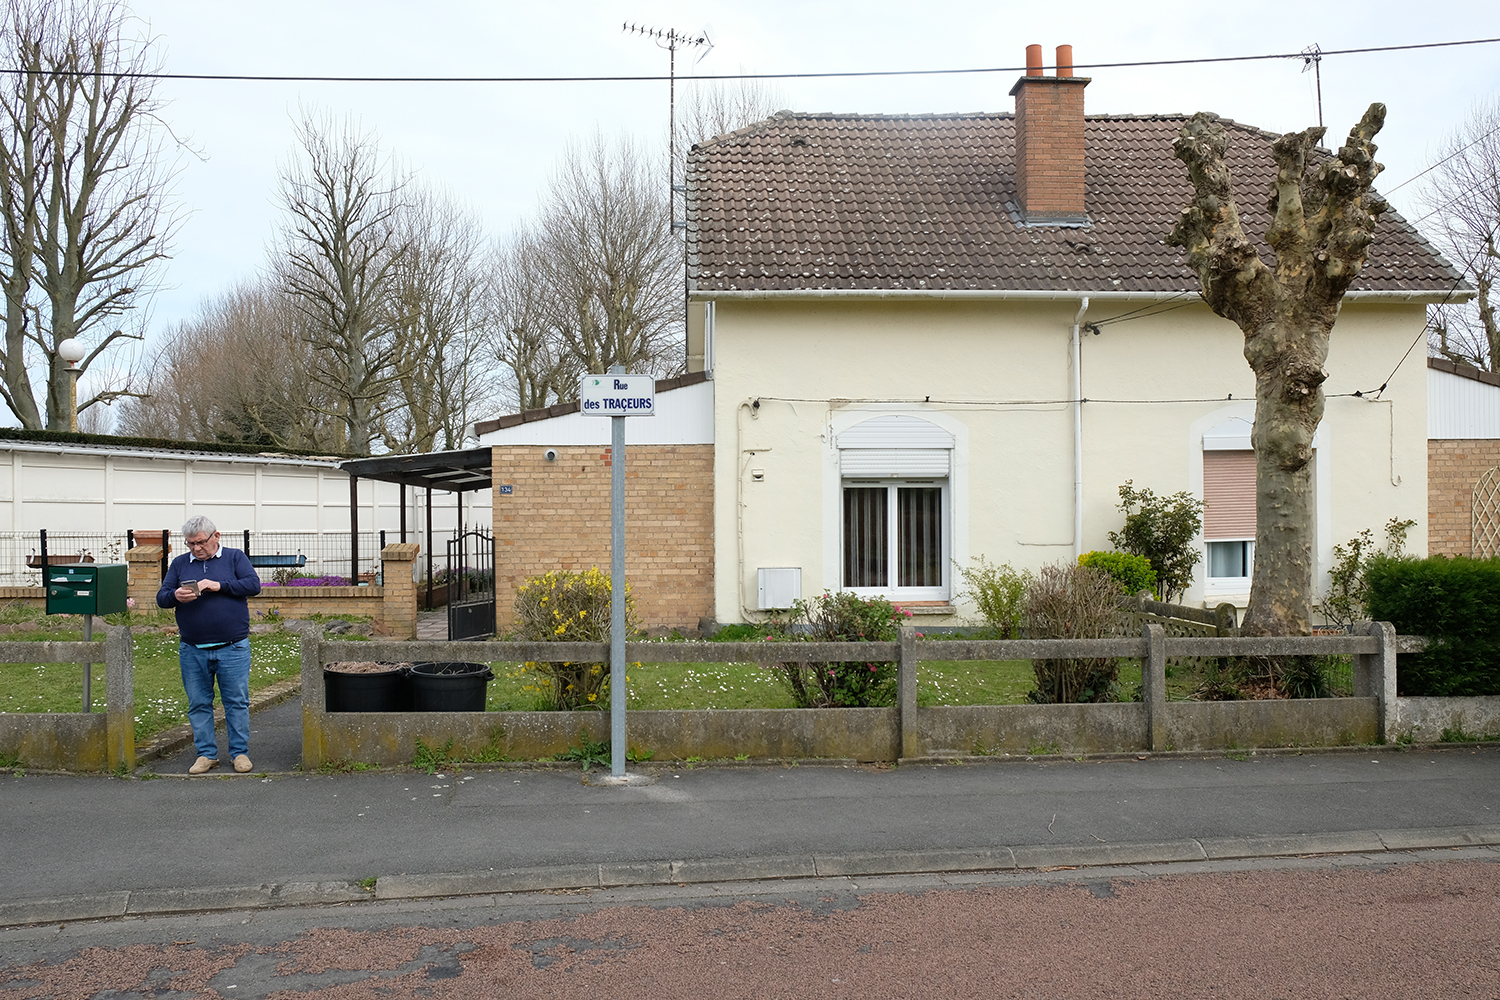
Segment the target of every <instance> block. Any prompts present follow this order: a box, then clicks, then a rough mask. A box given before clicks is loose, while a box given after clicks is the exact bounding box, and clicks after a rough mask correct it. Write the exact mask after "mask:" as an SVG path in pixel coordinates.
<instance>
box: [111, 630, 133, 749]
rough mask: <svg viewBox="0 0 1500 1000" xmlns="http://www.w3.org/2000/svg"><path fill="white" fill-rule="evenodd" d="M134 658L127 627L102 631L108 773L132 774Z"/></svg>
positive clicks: (131, 641)
mask: <svg viewBox="0 0 1500 1000" xmlns="http://www.w3.org/2000/svg"><path fill="white" fill-rule="evenodd" d="M134 654H135V644H134V642H133V640H132V639H131V635H130V628H129V626H124V625H122V626H119V627H113V626H109V625H106V626H105V627H104V701H105V740H106V749H105V753H106V758H107V760H108V761H109V769H110V770H111V771H118V770H122V769H123V770H126V771H133V770H135V655H134Z"/></svg>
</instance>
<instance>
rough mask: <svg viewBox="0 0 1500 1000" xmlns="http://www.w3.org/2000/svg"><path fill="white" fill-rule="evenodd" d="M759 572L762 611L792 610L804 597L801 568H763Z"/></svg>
mask: <svg viewBox="0 0 1500 1000" xmlns="http://www.w3.org/2000/svg"><path fill="white" fill-rule="evenodd" d="M758 572H759V574H760V589H759V593H760V603H759V608H760V610H761V611H777V610H781V609H784V608H790V607H791V606H792V602H793V601H796V600H799V599H800V598H801V597H802V567H801V566H762V567H760V569H759V570H758Z"/></svg>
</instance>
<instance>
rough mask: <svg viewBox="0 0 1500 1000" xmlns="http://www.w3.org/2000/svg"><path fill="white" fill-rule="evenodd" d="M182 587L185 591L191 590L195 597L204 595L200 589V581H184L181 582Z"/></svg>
mask: <svg viewBox="0 0 1500 1000" xmlns="http://www.w3.org/2000/svg"><path fill="white" fill-rule="evenodd" d="M181 586H182V587H183V589H185V590H191V591H192V592H193V594H194V595H195V596H196V595H198V594H200V593H202V591H200V590H199V589H198V581H197V580H183V581H182V582H181Z"/></svg>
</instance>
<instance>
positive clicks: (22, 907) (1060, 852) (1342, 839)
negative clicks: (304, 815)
mask: <svg viewBox="0 0 1500 1000" xmlns="http://www.w3.org/2000/svg"><path fill="white" fill-rule="evenodd" d="M1489 846H1500V825H1494V826H1460V827H1432V828H1421V829H1408V830H1378V831H1377V830H1359V831H1350V832H1345V833H1316V834H1300V835H1290V836H1264V837H1232V838H1219V839H1205V840H1179V841H1164V842H1156V843H1139V844H1097V845H1096V844H1032V845H1023V846H1018V847H994V848H974V849H970V850H935V851H889V852H881V853H870V854H839V855H795V856H789V857H765V858H704V859H699V860H695V861H648V862H623V863H605V864H579V865H556V866H551V867H546V868H515V869H509V870H498V871H485V872H444V873H437V874H431V875H383V876H380V877H379V878H377V879H375V880H374V883H373V884H370V883H369V881H368V880H365V881H360V882H354V881H348V882H339V881H325V882H281V883H266V884H262V885H249V886H217V887H213V886H208V887H201V888H189V889H148V890H136V891H125V892H109V893H101V894H97V895H87V896H70V897H66V898H62V899H34V900H20V901H15V902H5V903H0V927H18V926H24V925H27V924H50V923H66V922H69V921H76V920H99V919H108V918H111V917H125V916H159V915H165V914H171V913H195V912H204V911H212V910H247V909H267V908H272V907H285V906H306V905H326V904H334V903H355V902H362V901H369V900H403V899H431V898H435V897H445V896H484V895H495V894H500V893H513V892H541V891H547V890H554V891H555V890H560V889H614V888H620V887H624V886H653V885H655V886H660V885H688V884H703V883H713V882H744V881H760V880H778V879H799V878H837V877H845V878H846V877H850V876H878V875H908V874H924V873H925V874H944V873H953V874H958V873H973V872H997V871H1016V872H1020V871H1028V870H1030V871H1056V870H1060V869H1062V870H1072V869H1083V868H1094V867H1118V866H1122V865H1155V864H1171V863H1177V862H1195V861H1196V862H1203V861H1227V860H1247V859H1256V858H1283V857H1303V856H1308V855H1327V854H1362V855H1380V854H1385V853H1391V852H1401V851H1413V850H1431V849H1442V848H1462V847H1489Z"/></svg>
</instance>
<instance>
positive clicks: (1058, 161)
mask: <svg viewBox="0 0 1500 1000" xmlns="http://www.w3.org/2000/svg"><path fill="white" fill-rule="evenodd" d="M1088 85H1089V79H1088V77H1083V76H1074V75H1073V46H1071V45H1059V46H1058V47H1057V75H1056V76H1047V75H1046V74H1045V72H1044V70H1043V68H1042V47H1041V46H1040V45H1028V46H1026V75H1025V76H1023V77H1021V79H1019V80H1017V81H1016V85H1015V86H1014V87H1012V88H1010V95H1011V96H1012V97H1014V98H1015V99H1016V191H1017V193H1018V195H1019V197H1020V206H1019V207H1020V210H1021V218H1022V220H1023V221H1024V223H1025V224H1027V225H1033V226H1037V225H1054V226H1057V225H1062V226H1083V225H1087V224H1088V221H1089V220H1088V214H1087V212H1086V210H1085V206H1084V198H1083V154H1084V143H1083V88H1084V87H1087V86H1088Z"/></svg>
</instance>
